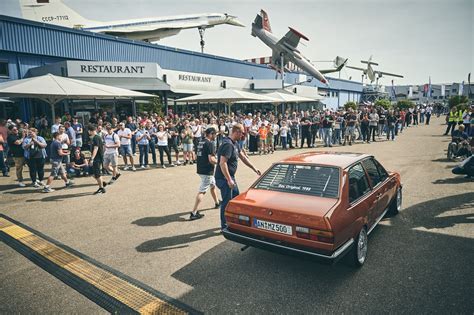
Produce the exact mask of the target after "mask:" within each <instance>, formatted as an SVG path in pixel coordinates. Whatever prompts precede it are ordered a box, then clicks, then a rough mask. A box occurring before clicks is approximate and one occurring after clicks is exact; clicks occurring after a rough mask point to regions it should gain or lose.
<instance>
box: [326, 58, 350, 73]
mask: <svg viewBox="0 0 474 315" xmlns="http://www.w3.org/2000/svg"><path fill="white" fill-rule="evenodd" d="M347 60H349V58H348V59H346V60H344V62H343V63H341V64H340V65H339V66H338V67H337V68H334V69H327V70H319V72H321V73H322V74H326V73H331V72H339V71H341V70H342V68H344V66H345V65H346V63H347Z"/></svg>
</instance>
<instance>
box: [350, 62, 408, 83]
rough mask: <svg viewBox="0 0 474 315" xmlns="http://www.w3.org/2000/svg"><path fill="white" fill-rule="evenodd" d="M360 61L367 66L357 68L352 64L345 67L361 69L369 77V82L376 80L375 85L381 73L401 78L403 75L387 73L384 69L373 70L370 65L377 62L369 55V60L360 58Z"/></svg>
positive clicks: (375, 64)
mask: <svg viewBox="0 0 474 315" xmlns="http://www.w3.org/2000/svg"><path fill="white" fill-rule="evenodd" d="M360 62H361V63H363V64H366V65H367V68H359V67H354V66H346V68H350V69H355V70H359V71H362V73H363V74H364V75H365V76H366V77H368V78H369V80H370V83H373V82H374V81H377V84H376V85H378V80H379V79H380V78H381V77H382V76H383V75H387V76H391V77H397V78H403V76H402V75H401V74H395V73H389V72H384V71H380V70H375V69H374V68H373V67H372V65H374V66H378V65H379V64H378V63H376V62H373V61H372V56H370V58H369V60H361V61H360Z"/></svg>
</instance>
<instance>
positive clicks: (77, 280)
mask: <svg viewBox="0 0 474 315" xmlns="http://www.w3.org/2000/svg"><path fill="white" fill-rule="evenodd" d="M0 240H2V241H3V242H4V243H5V244H7V245H8V246H10V247H11V248H13V249H14V250H16V251H17V252H19V253H21V254H22V255H23V256H25V257H26V258H28V259H29V260H31V261H32V262H34V263H35V264H36V265H38V266H39V267H41V268H43V269H44V270H46V271H47V272H49V273H50V274H52V275H53V276H55V277H56V278H58V279H59V280H61V281H62V282H64V283H65V284H67V285H68V286H70V287H71V288H73V289H75V290H76V291H78V292H79V293H81V294H83V295H84V296H86V297H87V298H89V299H90V300H91V301H93V302H94V303H96V304H97V305H99V306H101V307H103V308H104V309H105V310H107V311H109V312H111V313H138V314H201V313H200V312H198V311H196V310H194V309H193V308H191V307H189V306H187V305H185V304H183V303H181V302H179V301H177V300H175V299H172V298H170V297H168V296H166V295H164V294H163V293H161V292H158V291H156V290H155V289H153V288H151V287H149V286H147V285H145V284H143V283H141V282H139V281H137V280H135V279H132V278H130V277H128V276H126V275H124V274H122V273H120V272H119V271H116V270H114V269H112V268H110V267H108V266H105V265H103V264H101V263H99V262H97V261H95V260H94V259H92V258H90V257H88V256H86V255H84V254H82V253H79V252H77V251H76V250H74V249H72V248H69V247H68V246H66V245H64V244H61V243H59V242H57V241H56V240H53V239H51V238H50V237H48V236H46V235H43V234H42V233H40V232H38V231H35V230H33V229H32V228H30V227H28V226H26V225H24V224H22V223H20V222H17V221H15V220H14V219H12V218H9V217H7V216H5V215H2V214H0Z"/></svg>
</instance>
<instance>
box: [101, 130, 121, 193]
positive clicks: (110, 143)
mask: <svg viewBox="0 0 474 315" xmlns="http://www.w3.org/2000/svg"><path fill="white" fill-rule="evenodd" d="M105 129H106V130H107V132H106V134H105V136H104V147H105V152H104V168H105V169H108V170H110V171H112V179H111V180H110V182H109V184H113V183H114V182H115V181H116V180H117V179H118V178H119V177H120V173H119V172H118V167H117V166H118V148H119V147H120V139H119V136H118V135H117V134H116V133H115V132H114V130H113V129H112V125H111V124H107V126H105Z"/></svg>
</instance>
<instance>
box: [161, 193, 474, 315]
mask: <svg viewBox="0 0 474 315" xmlns="http://www.w3.org/2000/svg"><path fill="white" fill-rule="evenodd" d="M473 206H474V193H465V194H460V195H455V196H449V197H445V198H439V199H435V200H430V201H428V202H423V203H420V204H416V205H413V206H411V207H409V208H407V209H405V210H402V212H400V214H399V215H398V216H396V217H393V218H391V219H386V220H384V222H385V224H386V225H380V226H378V227H377V228H376V229H375V230H374V233H373V234H371V235H370V237H369V253H368V260H367V262H366V264H365V265H364V266H363V267H362V268H361V269H355V268H353V267H349V266H347V265H346V264H344V263H341V262H339V263H337V264H335V265H332V266H330V265H329V266H328V265H322V264H319V263H316V262H311V261H306V260H302V259H298V258H293V257H290V256H284V255H279V254H275V253H271V252H267V251H263V250H259V249H255V248H249V249H248V250H246V251H244V252H241V251H240V247H241V245H239V244H236V243H233V242H230V241H225V242H222V243H220V244H219V245H217V246H215V247H214V248H212V249H211V250H209V251H207V252H205V253H204V254H202V255H201V256H200V257H198V258H197V259H195V260H194V261H192V262H191V263H190V264H188V265H187V266H185V267H183V268H182V269H180V270H179V271H177V272H175V273H174V274H173V277H175V278H176V279H178V280H179V281H182V282H184V283H186V284H188V285H190V286H191V287H192V288H193V289H192V290H190V291H189V292H188V293H187V294H185V295H183V296H181V297H180V300H181V301H183V302H185V303H187V304H190V305H193V306H194V307H195V308H197V309H199V310H201V311H203V312H205V313H213V314H220V313H255V314H259V313H268V314H271V313H277V314H281V313H285V314H287V313H288V314H289V313H303V314H310V313H312V314H315V313H349V312H350V313H358V314H361V313H365V314H367V313H416V312H419V313H420V312H421V313H424V312H427V311H428V312H431V311H435V312H439V313H457V314H460V313H463V314H467V313H472V310H473V309H474V300H473V299H472V283H474V267H473V264H472V262H473V261H474V251H473V250H472V248H474V241H473V240H472V239H469V238H463V237H456V236H451V235H447V234H441V233H439V232H438V231H433V232H425V231H420V230H419V229H418V230H417V229H416V228H420V227H425V228H428V229H431V228H439V229H442V228H445V227H448V226H453V225H455V224H458V223H471V222H472V219H470V217H469V216H468V215H464V214H463V215H459V213H456V214H453V215H449V213H446V212H447V211H451V210H463V211H464V212H465V211H466V210H468V209H471V210H473ZM458 212H459V211H458ZM470 212H471V217H472V213H473V211H470ZM441 214H443V215H444V216H441ZM203 233H204V235H208V234H209V233H212V230H208V231H204V232H203ZM193 235H195V234H190V235H185V236H184V237H183V238H182V239H178V240H176V239H173V238H171V239H164V240H162V241H161V242H160V241H159V240H156V241H155V246H156V244H158V246H157V247H156V248H157V249H159V248H161V247H163V246H170V245H175V244H185V243H186V240H188V241H191V239H192V237H193ZM204 238H205V237H204ZM170 240H171V241H170ZM453 266H454V267H455V268H453ZM381 279H383V280H381Z"/></svg>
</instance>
